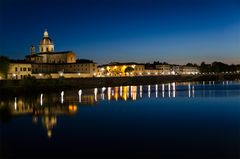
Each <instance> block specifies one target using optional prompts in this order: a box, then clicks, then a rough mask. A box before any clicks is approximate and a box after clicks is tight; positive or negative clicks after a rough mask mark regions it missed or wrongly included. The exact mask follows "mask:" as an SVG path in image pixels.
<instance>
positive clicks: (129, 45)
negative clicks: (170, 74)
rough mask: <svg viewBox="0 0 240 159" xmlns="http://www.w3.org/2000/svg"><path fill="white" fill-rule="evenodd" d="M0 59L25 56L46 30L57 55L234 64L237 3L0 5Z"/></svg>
mask: <svg viewBox="0 0 240 159" xmlns="http://www.w3.org/2000/svg"><path fill="white" fill-rule="evenodd" d="M0 2H1V3H0V7H1V8H0V15H1V17H0V18H1V19H0V31H1V36H0V44H1V46H0V54H1V55H6V56H9V57H10V58H24V56H25V55H27V54H28V53H29V46H30V44H32V43H33V44H35V45H37V48H38V44H39V42H40V40H41V38H42V36H43V31H44V30H45V28H47V29H48V31H49V35H50V37H51V38H52V39H53V41H54V43H55V50H56V51H63V50H71V51H74V52H76V53H77V56H78V58H87V59H92V60H94V61H96V62H98V63H100V64H102V63H108V62H111V61H120V62H123V61H136V62H153V61H166V62H170V63H177V64H183V63H187V62H196V63H200V62H201V61H206V62H212V61H215V60H218V61H223V62H226V63H240V1H239V0H162V1H161V0H156V1H153V0H34V1H33V0H0Z"/></svg>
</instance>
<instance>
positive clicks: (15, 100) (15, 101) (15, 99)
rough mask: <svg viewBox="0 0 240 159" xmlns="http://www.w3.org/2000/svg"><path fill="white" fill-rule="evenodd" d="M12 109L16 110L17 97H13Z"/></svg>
mask: <svg viewBox="0 0 240 159" xmlns="http://www.w3.org/2000/svg"><path fill="white" fill-rule="evenodd" d="M14 110H17V97H15V98H14Z"/></svg>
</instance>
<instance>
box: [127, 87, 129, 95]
mask: <svg viewBox="0 0 240 159" xmlns="http://www.w3.org/2000/svg"><path fill="white" fill-rule="evenodd" d="M127 98H129V86H127Z"/></svg>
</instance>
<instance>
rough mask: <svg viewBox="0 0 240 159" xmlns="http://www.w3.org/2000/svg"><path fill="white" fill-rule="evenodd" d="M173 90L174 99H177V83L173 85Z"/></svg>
mask: <svg viewBox="0 0 240 159" xmlns="http://www.w3.org/2000/svg"><path fill="white" fill-rule="evenodd" d="M172 88H173V98H175V97H176V83H175V82H173V83H172Z"/></svg>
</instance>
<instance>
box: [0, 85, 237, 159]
mask: <svg viewBox="0 0 240 159" xmlns="http://www.w3.org/2000/svg"><path fill="white" fill-rule="evenodd" d="M1 95H3V92H1ZM0 117H1V122H0V124H1V125H0V137H1V138H0V157H1V158H37V157H39V158H75V157H80V158H127V157H128V158H129V157H130V158H154V157H157V158H216V159H218V158H224V159H233V158H235V159H238V158H240V82H239V81H224V82H201V83H170V84H165V85H161V84H160V85H151V86H150V85H146V86H122V87H112V88H110V87H107V88H95V89H88V90H72V91H64V90H63V91H62V92H61V91H60V92H55V93H47V92H42V94H39V95H32V96H29V95H28V96H23V95H20V94H19V95H18V96H13V97H3V96H2V97H0Z"/></svg>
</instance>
